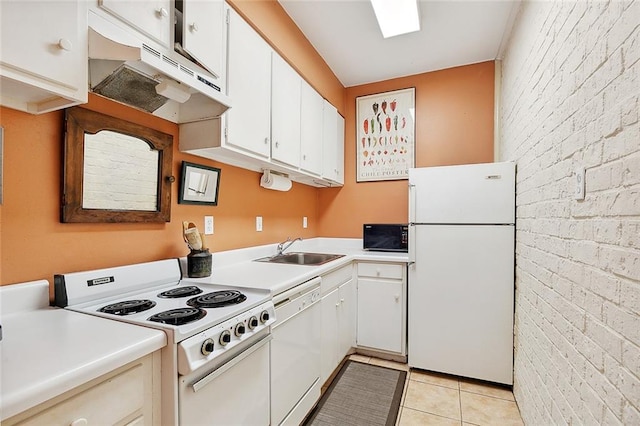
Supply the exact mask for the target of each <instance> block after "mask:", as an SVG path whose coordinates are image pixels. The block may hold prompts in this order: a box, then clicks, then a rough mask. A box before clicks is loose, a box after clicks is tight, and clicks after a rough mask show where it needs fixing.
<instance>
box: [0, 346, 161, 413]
mask: <svg viewBox="0 0 640 426" xmlns="http://www.w3.org/2000/svg"><path fill="white" fill-rule="evenodd" d="M159 395H160V352H156V353H153V354H150V355H147V356H145V357H143V358H140V359H139V360H137V361H134V362H132V363H129V364H127V365H125V366H123V367H121V368H118V369H116V370H114V371H112V372H111V373H108V374H105V375H104V376H101V377H99V378H97V379H95V380H92V381H90V382H89V383H86V384H84V385H81V386H79V387H78V388H76V389H73V390H71V391H69V392H66V393H64V394H62V395H60V396H58V397H56V398H53V399H51V400H49V401H47V402H45V403H43V404H40V405H38V406H36V407H34V408H32V409H30V410H27V411H25V412H23V413H20V414H18V415H16V416H14V417H11V418H9V419H7V420H5V421H3V422H2V424H3V425H7V426H9V425H127V426H132V425H142V424H144V425H155V424H160V415H159V413H160V412H159V408H160V398H159Z"/></svg>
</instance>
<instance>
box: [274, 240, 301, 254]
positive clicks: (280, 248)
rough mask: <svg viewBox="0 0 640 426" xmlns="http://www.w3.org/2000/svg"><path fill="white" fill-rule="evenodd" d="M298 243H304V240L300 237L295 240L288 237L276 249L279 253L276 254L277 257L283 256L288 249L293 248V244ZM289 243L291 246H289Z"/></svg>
mask: <svg viewBox="0 0 640 426" xmlns="http://www.w3.org/2000/svg"><path fill="white" fill-rule="evenodd" d="M296 241H302V238H300V237H298V238H296V239H295V240H293V241H292V240H291V237H287V239H286V240H285V241H283V242H281V243H278V247H277V248H276V250H277V251H278V253H277V254H276V256H281V255H282V254H283V253H284V251H285V250H286V249H288V248H289V247H291V244H293V243H295V242H296ZM287 243H289V244H287Z"/></svg>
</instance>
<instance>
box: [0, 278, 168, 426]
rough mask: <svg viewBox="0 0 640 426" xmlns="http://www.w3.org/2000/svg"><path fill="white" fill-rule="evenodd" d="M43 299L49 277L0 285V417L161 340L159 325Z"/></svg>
mask: <svg viewBox="0 0 640 426" xmlns="http://www.w3.org/2000/svg"><path fill="white" fill-rule="evenodd" d="M29 302H33V303H31V304H30V303H29ZM48 303H49V283H48V282H47V281H44V280H42V281H35V282H31V283H24V284H13V285H10V286H2V287H1V288H0V306H1V308H2V309H1V310H0V320H1V324H2V332H3V336H2V341H0V359H1V360H2V363H1V364H0V368H1V371H0V373H1V378H0V413H1V419H2V420H4V419H6V418H9V417H11V416H13V415H16V414H18V413H20V412H22V411H25V410H27V409H29V408H32V407H35V406H36V405H38V404H40V403H42V402H45V401H47V400H49V399H51V398H53V397H56V396H58V395H60V394H62V393H64V392H67V391H69V390H71V389H73V388H75V387H77V386H79V385H82V384H83V383H86V382H88V381H90V380H93V379H95V378H97V377H100V376H102V375H103V374H106V373H109V372H110V371H112V370H114V369H116V368H119V367H121V366H123V365H125V364H127V363H129V362H132V361H135V360H136V359H138V358H140V357H143V356H145V355H147V354H149V353H152V352H154V351H156V350H158V349H160V348H162V347H164V346H165V345H166V343H167V338H166V335H165V333H164V332H162V331H160V330H154V329H151V328H145V327H139V326H135V325H130V324H126V323H122V322H118V321H112V320H108V319H104V318H99V317H94V316H91V315H86V314H81V313H77V312H71V311H67V310H64V309H59V308H51V307H49V306H48ZM16 307H19V309H16Z"/></svg>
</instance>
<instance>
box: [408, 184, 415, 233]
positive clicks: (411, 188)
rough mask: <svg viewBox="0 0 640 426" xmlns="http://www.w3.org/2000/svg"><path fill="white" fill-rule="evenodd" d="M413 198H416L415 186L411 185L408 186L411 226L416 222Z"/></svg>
mask: <svg viewBox="0 0 640 426" xmlns="http://www.w3.org/2000/svg"><path fill="white" fill-rule="evenodd" d="M415 197H416V186H415V185H413V184H409V224H413V223H415V221H416V200H415ZM409 241H411V240H409Z"/></svg>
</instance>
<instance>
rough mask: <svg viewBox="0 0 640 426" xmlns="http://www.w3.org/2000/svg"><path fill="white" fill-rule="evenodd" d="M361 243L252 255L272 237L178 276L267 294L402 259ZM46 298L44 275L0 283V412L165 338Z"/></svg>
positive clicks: (42, 397)
mask: <svg viewBox="0 0 640 426" xmlns="http://www.w3.org/2000/svg"><path fill="white" fill-rule="evenodd" d="M361 244H362V240H358V239H338V238H313V239H310V240H305V241H297V242H295V243H294V244H293V245H292V246H291V247H290V248H289V249H288V250H287V252H299V251H305V252H314V253H333V254H343V255H344V257H342V258H340V259H337V260H334V261H332V262H328V263H325V264H324V265H320V266H303V265H287V264H277V263H265V262H255V261H254V260H255V259H258V258H261V257H266V256H272V255H274V254H275V253H276V248H275V247H276V245H275V244H270V245H265V246H258V247H251V248H246V249H238V250H230V251H225V252H220V253H214V254H213V268H212V275H211V276H210V277H207V278H197V279H194V278H186V279H188V280H193V281H200V282H211V283H215V284H221V285H229V286H241V287H252V288H262V289H268V290H269V291H271V294H272V295H273V296H275V295H277V294H279V293H282V292H283V291H286V290H288V289H289V288H292V287H294V286H296V285H298V284H300V283H303V282H305V281H307V280H309V279H311V278H314V277H316V276H319V275H323V274H325V273H327V272H329V271H331V270H333V269H336V268H339V267H341V266H343V265H346V264H348V263H349V262H352V261H354V260H356V261H372V262H400V263H406V262H408V260H409V259H408V255H407V253H384V252H368V251H364V250H362V248H361V247H362V246H361ZM182 261H183V262H184V261H185V259H182ZM184 270H185V271H186V267H185V268H184ZM48 304H49V283H48V282H47V281H44V280H42V281H34V282H30V283H23V284H13V285H9V286H2V287H0V320H1V322H0V323H1V325H2V331H3V338H2V341H0V359H1V360H2V364H1V365H0V368H1V370H0V374H1V378H0V412H1V419H2V420H4V419H6V418H9V417H11V416H14V415H16V414H18V413H20V412H22V411H25V410H28V409H29V408H32V407H34V406H36V405H38V404H40V403H42V402H45V401H47V400H49V399H51V398H53V397H56V396H58V395H60V394H62V393H64V392H67V391H69V390H71V389H73V388H75V387H77V386H79V385H82V384H84V383H86V382H88V381H90V380H93V379H95V378H97V377H100V376H101V375H103V374H106V373H108V372H110V371H112V370H114V369H116V368H119V367H121V366H122V365H125V364H127V363H129V362H132V361H134V360H136V359H138V358H140V357H142V356H145V355H147V354H149V353H151V352H154V351H156V350H158V349H160V348H162V347H164V346H165V345H166V343H167V339H166V335H165V333H164V332H162V331H160V330H155V329H151V328H145V327H140V326H136V325H131V324H126V323H123V322H118V321H112V320H109V319H105V318H100V317H95V316H91V315H86V314H82V313H77V312H72V311H68V310H65V309H58V308H51V307H49V306H48Z"/></svg>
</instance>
